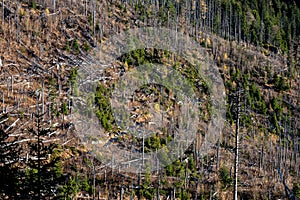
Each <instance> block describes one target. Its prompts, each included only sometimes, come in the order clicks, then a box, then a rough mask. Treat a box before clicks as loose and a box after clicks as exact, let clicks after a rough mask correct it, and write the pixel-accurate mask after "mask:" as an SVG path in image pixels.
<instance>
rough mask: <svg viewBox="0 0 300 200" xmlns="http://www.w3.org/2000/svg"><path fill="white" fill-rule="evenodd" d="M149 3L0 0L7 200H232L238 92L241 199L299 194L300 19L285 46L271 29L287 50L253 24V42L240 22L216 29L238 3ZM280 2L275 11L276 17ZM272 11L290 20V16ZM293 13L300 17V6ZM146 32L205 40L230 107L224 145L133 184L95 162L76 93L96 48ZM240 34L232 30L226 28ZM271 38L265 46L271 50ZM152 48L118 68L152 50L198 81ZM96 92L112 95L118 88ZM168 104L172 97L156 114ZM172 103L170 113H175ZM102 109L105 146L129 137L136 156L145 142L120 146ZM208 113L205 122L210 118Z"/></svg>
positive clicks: (193, 152) (151, 144)
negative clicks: (80, 131)
mask: <svg viewBox="0 0 300 200" xmlns="http://www.w3.org/2000/svg"><path fill="white" fill-rule="evenodd" d="M3 2H4V4H3ZM187 2H189V3H187ZM194 2H196V3H194ZM221 2H223V1H220V5H222V6H223V3H221ZM224 2H225V1H224ZM231 2H232V4H231ZM237 2H239V1H237ZM247 2H248V1H247ZM247 2H246V4H249V2H248V3H247ZM270 2H273V1H270ZM293 2H294V1H293ZM151 3H152V4H150V3H149V5H148V6H143V5H142V4H141V3H139V1H137V2H135V1H77V0H76V1H38V2H34V1H12V0H11V1H9V3H6V1H2V3H1V4H0V5H1V8H2V9H1V12H0V14H1V16H3V17H2V18H1V19H0V23H1V27H0V58H1V62H0V88H1V94H0V96H1V99H2V101H1V103H0V109H1V110H2V112H1V118H0V125H1V128H0V129H1V137H0V139H1V141H0V144H1V147H0V152H1V156H0V168H1V172H0V180H5V181H3V182H1V183H0V190H1V194H0V198H3V199H47V198H50V199H56V198H57V199H60V198H62V199H63V198H73V197H75V198H77V199H81V198H82V199H84V198H85V199H87V198H91V199H92V198H93V197H99V198H104V199H117V198H124V199H129V198H130V197H135V198H144V199H158V197H157V196H160V198H161V199H168V198H169V199H176V198H179V199H230V198H232V190H233V169H234V150H235V148H234V147H235V143H234V142H235V141H234V138H235V137H234V136H235V128H236V121H235V119H236V116H237V115H236V109H235V108H236V99H235V96H234V95H233V94H234V93H236V92H237V91H239V90H243V91H244V93H243V97H242V101H241V102H240V105H241V110H242V112H241V113H240V127H241V128H240V141H239V145H240V159H239V166H240V168H239V174H238V177H239V181H238V193H239V197H240V198H242V199H279V198H281V199H282V198H286V193H285V189H286V187H288V188H289V189H290V190H292V191H293V194H294V195H298V197H299V194H300V189H299V188H300V185H299V184H300V179H299V177H300V174H299V169H300V162H299V151H300V148H299V147H300V146H299V131H300V122H299V112H300V62H299V61H300V48H299V46H300V45H299V44H300V37H299V34H300V33H299V32H298V29H297V27H296V26H297V20H298V21H299V19H298V18H299V17H298V18H296V17H295V15H294V14H293V15H291V16H290V19H291V20H294V21H295V22H294V21H293V23H291V25H290V27H291V29H290V31H291V34H290V36H287V38H288V37H290V40H289V41H288V40H285V39H282V38H283V37H284V35H285V34H283V33H282V32H280V30H281V29H280V27H275V26H276V23H277V22H274V24H273V25H274V27H273V28H274V30H275V29H276V28H279V30H278V32H280V34H278V35H277V36H278V37H280V42H279V39H278V38H277V36H275V35H269V39H268V38H267V36H265V38H261V39H257V40H256V39H254V38H253V36H254V35H257V36H258V35H259V34H258V33H257V32H258V30H259V28H258V27H255V28H252V26H251V29H253V30H254V29H255V30H256V31H257V32H256V33H253V31H252V32H251V34H250V35H248V34H247V33H246V32H245V30H246V29H245V27H243V34H242V33H241V32H242V30H240V31H238V29H239V26H238V24H239V22H238V20H236V21H235V20H233V21H234V22H233V21H232V22H230V23H231V25H230V26H228V27H232V29H231V28H228V29H226V28H225V27H226V25H225V24H226V23H229V22H228V20H227V21H226V20H224V21H220V22H219V23H220V24H219V25H218V23H217V21H216V22H215V23H212V22H210V21H211V20H215V19H212V18H213V17H212V16H211V15H213V14H209V13H213V12H216V13H219V14H220V15H221V16H223V18H221V16H220V18H221V19H226V13H227V14H228V13H229V12H230V7H231V6H234V5H236V4H235V3H236V1H229V4H228V6H229V7H228V8H229V9H228V10H227V9H223V7H222V6H221V7H220V8H221V9H220V10H218V9H216V8H217V7H216V6H217V5H214V3H212V2H211V1H202V0H201V1H186V3H184V2H183V1H176V2H172V1H151ZM225 4H226V3H224V6H225V8H227V7H226V6H227V4H226V5H225ZM246 4H245V7H243V5H241V2H240V3H238V5H239V6H241V9H242V10H243V13H242V14H245V13H247V12H246V11H248V15H247V16H245V17H248V18H249V19H251V18H253V17H256V18H257V16H254V14H255V13H254V14H253V13H252V12H250V11H249V10H251V9H250V8H249V7H248V6H246ZM276 5H278V4H277V3H275V4H273V6H270V10H272V9H275V8H276ZM293 5H294V6H296V5H295V4H293ZM194 6H195V7H194ZM249 6H250V7H251V6H252V5H249ZM198 7H199V10H200V11H199V13H198V14H197V12H196V11H195V10H197V8H198ZM277 9H279V10H281V9H282V10H285V11H284V12H286V10H288V9H289V8H284V6H282V8H277ZM93 10H94V12H93ZM216 10H218V11H216ZM262 10H263V9H262ZM293 10H295V12H299V7H297V6H296V8H295V9H293ZM193 12H194V14H193ZM168 13H169V14H168ZM191 13H192V14H191ZM259 15H261V14H259ZM269 15H270V19H274V20H275V19H276V17H273V14H272V12H271V11H270V14H269ZM204 16H205V17H204ZM216 18H217V17H216ZM229 18H230V19H231V17H229ZM192 19H193V20H194V21H193V20H192ZM196 19H197V20H196ZM195 21H196V23H195ZM200 21H201V23H200ZM229 21H230V20H229ZM252 21H253V20H252ZM286 21H287V20H286V19H285V22H286ZM198 22H199V23H198ZM241 23H242V22H241ZM264 23H265V22H262V24H264ZM272 23H273V22H272ZM286 23H287V22H286ZM294 23H296V25H294ZM249 25H250V24H249ZM147 26H157V27H160V26H163V27H167V28H171V29H176V28H177V30H179V31H181V32H183V33H184V34H188V35H190V36H191V37H192V38H194V39H195V40H196V41H197V42H199V44H201V45H202V47H203V48H205V49H206V51H207V52H208V53H209V55H210V56H211V58H212V59H213V60H214V61H215V63H216V64H217V65H218V68H219V71H220V73H221V74H222V78H223V80H224V85H225V88H226V94H227V99H226V100H227V106H228V107H227V118H226V119H227V121H226V124H225V127H224V130H222V134H221V135H222V136H221V139H220V141H219V142H218V143H217V144H213V150H212V151H211V152H209V153H208V154H207V155H201V154H200V153H199V152H198V151H197V149H198V147H197V144H198V143H197V142H198V139H197V140H196V142H195V143H193V144H192V145H191V146H190V148H189V149H187V150H186V152H185V154H184V155H183V156H182V157H181V158H180V159H178V160H177V161H175V162H174V163H173V164H172V165H171V166H169V167H166V169H165V170H161V171H155V172H151V173H150V172H146V173H144V174H140V175H139V176H137V175H135V174H130V173H127V174H121V173H119V172H118V169H114V168H110V167H109V166H106V165H103V164H102V163H101V160H97V159H94V158H93V154H91V152H89V151H88V150H87V149H86V148H85V147H84V145H83V141H81V140H80V139H79V137H78V136H77V135H76V130H75V129H74V125H73V124H72V121H71V115H72V112H73V110H72V103H73V102H72V98H71V97H72V95H73V93H72V92H73V91H72V87H74V84H75V83H76V81H77V80H78V73H77V72H78V69H82V68H85V67H87V66H89V65H91V64H94V63H95V57H94V52H96V51H97V49H98V48H100V47H102V46H101V45H103V44H105V41H106V40H107V39H108V38H109V37H110V36H111V35H113V34H116V33H119V32H121V31H125V30H128V29H131V28H137V27H147ZM212 26H214V27H213V28H211V27H212ZM219 26H220V27H219ZM223 26H224V28H222V27H223ZM265 26H267V25H265ZM234 27H236V28H237V29H236V31H228V30H229V29H231V30H234ZM270 33H271V32H270ZM281 33H282V34H281ZM233 35H234V37H233ZM266 35H267V34H266ZM277 39H278V40H277ZM259 40H261V41H259ZM267 40H269V42H270V43H265V42H267ZM287 41H288V42H287ZM287 43H288V44H287ZM154 52H155V50H153V49H150V50H142V51H140V52H138V51H137V53H136V52H133V53H132V55H130V56H131V57H132V58H133V61H132V60H131V63H129V61H128V60H126V59H125V58H124V59H123V58H122V57H121V58H120V59H119V60H118V61H117V62H116V63H115V69H114V70H120V69H122V68H125V69H126V70H128V69H130V68H134V67H136V66H138V64H140V63H139V62H140V61H142V62H144V61H147V56H143V55H144V54H146V55H154V56H153V57H152V58H153V59H157V60H158V61H159V62H161V63H164V64H166V65H168V66H172V67H173V66H176V62H178V61H180V62H181V63H182V66H183V67H182V68H183V72H184V73H187V77H190V76H191V75H190V74H188V73H189V72H188V70H186V71H184V69H189V67H190V65H189V64H188V63H185V61H184V60H181V59H180V58H178V57H176V55H173V54H171V53H170V54H166V53H165V52H163V51H157V52H156V54H155V53H154ZM135 53H136V54H135ZM135 61H136V62H135ZM128 65H129V66H128ZM108 71H109V70H108ZM114 72H115V71H114ZM108 74H109V73H108ZM99 84H100V85H102V86H103V88H109V87H108V86H111V85H112V84H113V83H112V82H109V83H104V84H103V83H99ZM199 87H200V86H199ZM99 88H101V86H99ZM154 88H155V87H154ZM198 89H199V88H198ZM99 91H100V92H99V93H98V94H97V95H98V96H97V97H99V99H100V100H101V101H100V100H99V101H98V102H97V103H98V104H97V105H98V106H101V105H102V106H103V105H104V104H105V103H107V101H108V100H107V99H106V98H107V97H109V96H110V93H109V92H108V91H109V90H106V89H103V90H101V89H100V90H99ZM153 91H154V89H153ZM139 92H140V93H139V94H137V96H138V95H140V96H139V97H140V99H142V96H143V95H142V94H143V92H145V91H143V90H141V91H139ZM154 94H155V95H157V96H158V97H159V98H164V97H163V95H161V94H159V93H154ZM103 96H104V98H103ZM149 96H151V95H149ZM140 99H138V100H137V102H135V103H136V105H137V107H139V106H140V107H141V110H142V109H145V108H144V107H142V106H141V105H139V102H142V100H140ZM154 100H155V99H150V98H149V99H147V101H149V102H151V101H154ZM170 104H172V103H171V101H170V102H168V101H167V102H164V104H161V105H160V106H161V107H164V106H167V105H170ZM105 105H106V104H105ZM205 105H206V104H204V105H203V106H205ZM172 106H174V110H175V109H176V105H175V104H172ZM105 108H107V110H108V111H107V110H105V109H103V110H100V113H101V114H100V120H103V119H104V116H105V119H108V121H109V122H111V123H108V122H105V123H103V124H102V125H104V126H106V127H107V128H106V132H105V133H106V135H107V138H108V139H111V138H114V137H116V138H118V141H117V142H120V141H125V146H126V145H128V146H129V144H131V145H132V144H135V145H137V148H136V149H137V150H138V151H141V148H140V147H141V141H135V140H134V138H131V137H129V139H128V138H126V139H127V140H125V139H124V138H125V136H122V135H120V134H119V133H120V130H118V129H117V128H116V125H115V124H114V122H113V120H110V118H109V117H110V115H111V113H110V111H109V106H107V105H106V107H105ZM158 110H159V109H158ZM136 112H138V111H136ZM174 112H175V111H174ZM208 113H209V112H207V113H206V114H204V115H205V117H207V118H209V116H206V115H209V114H208ZM134 114H136V113H134ZM159 114H161V113H159ZM170 116H172V114H170ZM174 116H175V114H174ZM138 120H140V121H139V122H141V120H142V119H140V118H136V121H138ZM166 131H167V130H166ZM162 132H163V131H162ZM204 135H205V134H204ZM151 139H153V140H150V139H149V140H147V141H146V144H145V146H146V147H147V148H148V150H149V151H150V150H154V149H155V148H156V147H157V146H158V147H161V146H163V145H164V144H165V143H166V139H164V136H158V135H157V136H155V137H153V138H151ZM117 142H116V143H117ZM127 142H128V144H126V143H127ZM186 161H187V162H186ZM8 172H10V173H8ZM280 173H281V174H282V175H283V178H282V179H283V180H284V184H283V181H281V180H280V176H279V174H280ZM285 186H286V187H285Z"/></svg>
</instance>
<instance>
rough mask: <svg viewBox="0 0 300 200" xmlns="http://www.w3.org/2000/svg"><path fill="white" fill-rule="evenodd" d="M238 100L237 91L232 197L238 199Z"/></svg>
mask: <svg viewBox="0 0 300 200" xmlns="http://www.w3.org/2000/svg"><path fill="white" fill-rule="evenodd" d="M240 100H241V94H240V91H238V99H237V113H236V115H237V116H236V132H235V160H234V190H233V199H234V200H238V194H237V192H238V186H237V184H238V165H239V128H240V127H239V126H240V125H239V124H240Z"/></svg>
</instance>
